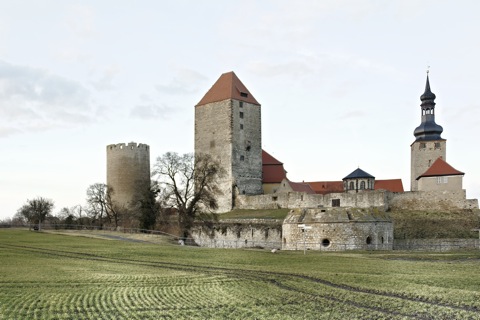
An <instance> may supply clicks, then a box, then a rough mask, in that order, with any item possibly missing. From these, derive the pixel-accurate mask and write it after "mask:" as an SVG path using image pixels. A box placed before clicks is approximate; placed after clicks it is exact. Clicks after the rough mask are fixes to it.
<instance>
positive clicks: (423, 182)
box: [417, 175, 463, 191]
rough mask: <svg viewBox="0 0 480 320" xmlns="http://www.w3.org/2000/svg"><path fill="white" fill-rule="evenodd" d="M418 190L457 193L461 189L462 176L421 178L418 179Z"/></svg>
mask: <svg viewBox="0 0 480 320" xmlns="http://www.w3.org/2000/svg"><path fill="white" fill-rule="evenodd" d="M417 184H418V190H419V191H423V190H432V191H433V190H435V191H443V190H448V191H459V190H462V188H463V175H456V176H437V177H422V178H420V179H418V181H417Z"/></svg>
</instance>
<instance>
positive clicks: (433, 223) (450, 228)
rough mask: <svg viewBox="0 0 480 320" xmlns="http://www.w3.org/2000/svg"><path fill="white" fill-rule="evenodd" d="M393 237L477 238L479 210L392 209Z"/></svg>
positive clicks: (479, 225) (479, 223)
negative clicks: (430, 210) (431, 210)
mask: <svg viewBox="0 0 480 320" xmlns="http://www.w3.org/2000/svg"><path fill="white" fill-rule="evenodd" d="M390 215H391V217H392V219H393V221H394V223H395V225H394V238H395V239H405V238H407V239H435V238H478V232H475V231H472V229H478V228H480V215H479V211H478V210H476V211H470V210H465V211H459V212H423V211H393V212H390Z"/></svg>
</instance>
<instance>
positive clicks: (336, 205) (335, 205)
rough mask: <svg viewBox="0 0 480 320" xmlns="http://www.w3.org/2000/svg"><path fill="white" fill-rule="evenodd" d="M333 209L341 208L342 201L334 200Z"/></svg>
mask: <svg viewBox="0 0 480 320" xmlns="http://www.w3.org/2000/svg"><path fill="white" fill-rule="evenodd" d="M332 207H340V199H332Z"/></svg>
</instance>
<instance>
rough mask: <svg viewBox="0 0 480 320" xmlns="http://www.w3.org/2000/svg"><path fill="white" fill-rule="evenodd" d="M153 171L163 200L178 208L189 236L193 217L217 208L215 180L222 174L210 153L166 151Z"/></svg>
mask: <svg viewBox="0 0 480 320" xmlns="http://www.w3.org/2000/svg"><path fill="white" fill-rule="evenodd" d="M154 174H155V175H157V176H158V179H159V185H160V187H161V188H162V189H163V190H164V193H165V203H166V204H167V205H168V206H170V207H172V208H175V209H176V210H177V213H178V222H179V225H180V228H181V230H182V234H183V237H187V236H188V232H189V230H190V228H191V227H192V225H193V222H194V221H195V219H196V218H198V217H199V216H201V214H208V213H211V212H212V211H213V210H215V209H217V208H218V204H217V196H218V195H219V194H221V191H220V190H219V188H218V187H217V184H216V180H218V179H219V178H221V177H223V175H224V174H225V173H224V170H223V169H222V168H221V167H220V165H219V163H218V161H215V160H214V159H213V158H212V157H211V156H210V155H208V154H197V155H195V157H194V155H193V154H191V153H187V154H184V155H179V154H177V153H175V152H167V153H165V154H164V155H163V156H161V157H158V158H157V161H156V163H155V166H154Z"/></svg>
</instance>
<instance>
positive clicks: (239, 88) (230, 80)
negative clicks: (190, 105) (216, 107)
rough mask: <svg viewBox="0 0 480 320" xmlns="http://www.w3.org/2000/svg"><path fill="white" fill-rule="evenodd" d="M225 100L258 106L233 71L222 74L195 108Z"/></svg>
mask: <svg viewBox="0 0 480 320" xmlns="http://www.w3.org/2000/svg"><path fill="white" fill-rule="evenodd" d="M227 99H235V100H239V101H244V102H247V103H251V104H255V105H258V106H259V105H260V103H258V102H257V100H255V98H254V97H253V95H252V94H251V93H250V91H248V89H247V88H246V87H245V86H244V85H243V83H242V82H241V81H240V79H238V77H237V75H236V74H235V73H234V72H233V71H230V72H227V73H224V74H222V75H221V76H220V78H218V80H217V82H215V83H214V84H213V86H212V87H211V88H210V90H208V92H207V93H206V94H205V96H203V98H202V100H200V102H199V103H197V105H196V106H201V105H205V104H208V103H212V102H218V101H223V100H227Z"/></svg>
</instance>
